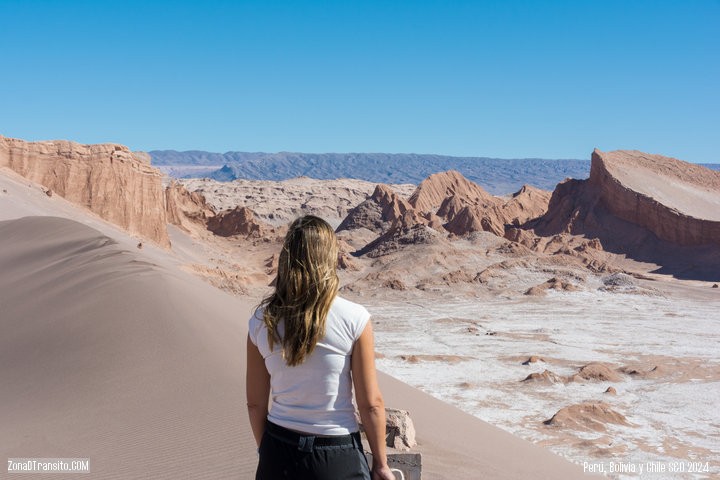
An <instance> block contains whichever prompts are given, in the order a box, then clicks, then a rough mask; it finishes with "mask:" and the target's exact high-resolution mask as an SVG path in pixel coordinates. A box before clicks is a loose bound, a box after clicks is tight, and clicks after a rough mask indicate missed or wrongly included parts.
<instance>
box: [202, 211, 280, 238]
mask: <svg viewBox="0 0 720 480" xmlns="http://www.w3.org/2000/svg"><path fill="white" fill-rule="evenodd" d="M207 228H208V230H210V231H211V232H213V233H214V234H216V235H220V236H222V237H230V236H232V235H243V236H245V237H256V238H259V237H262V236H264V235H266V234H267V228H266V226H264V225H262V224H261V223H260V222H259V221H258V220H257V219H256V218H255V215H254V214H253V212H252V210H250V209H249V208H247V207H241V206H237V207H235V208H233V209H230V210H225V211H223V212H220V213H218V214H217V215H216V216H215V217H213V218H211V219H209V220H208V222H207Z"/></svg>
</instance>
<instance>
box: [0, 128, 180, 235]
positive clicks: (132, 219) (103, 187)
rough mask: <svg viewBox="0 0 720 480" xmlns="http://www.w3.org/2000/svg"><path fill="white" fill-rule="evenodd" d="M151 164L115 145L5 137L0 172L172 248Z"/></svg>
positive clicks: (162, 195)
mask: <svg viewBox="0 0 720 480" xmlns="http://www.w3.org/2000/svg"><path fill="white" fill-rule="evenodd" d="M146 160H147V157H146V156H145V155H143V154H142V153H141V152H135V153H133V152H131V151H130V149H128V148H127V147H125V146H123V145H118V144H114V143H103V144H98V145H81V144H79V143H75V142H69V141H65V140H53V141H44V142H26V141H24V140H18V139H14V138H6V137H3V136H0V167H9V168H10V169H12V170H14V171H15V172H17V173H18V174H20V175H22V176H23V177H25V178H28V179H30V180H32V181H33V182H36V183H39V184H41V185H43V186H44V187H46V188H47V189H49V190H50V191H53V192H54V193H56V194H58V195H60V196H61V197H63V198H65V199H66V200H68V201H70V202H72V203H74V204H76V205H79V206H82V207H85V208H88V209H89V210H90V211H92V212H93V213H95V214H97V215H98V216H100V217H101V218H103V219H104V220H107V221H108V222H110V223H114V224H115V225H117V226H119V227H121V228H123V229H124V230H126V231H128V232H129V233H131V234H133V235H140V236H143V237H147V238H148V239H150V240H152V241H153V242H155V243H157V244H158V245H160V246H162V247H165V248H169V247H170V238H169V237H168V233H167V228H166V225H167V217H166V213H165V193H164V190H163V186H162V174H161V173H160V171H159V170H157V169H156V168H154V167H151V166H150V165H148V164H147V163H146Z"/></svg>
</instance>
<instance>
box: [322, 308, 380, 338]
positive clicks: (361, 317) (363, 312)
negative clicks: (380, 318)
mask: <svg viewBox="0 0 720 480" xmlns="http://www.w3.org/2000/svg"><path fill="white" fill-rule="evenodd" d="M330 311H331V312H333V313H334V314H335V315H336V316H338V317H340V318H342V319H343V321H342V323H343V324H344V325H346V327H345V328H346V329H347V331H348V332H349V334H350V336H352V339H353V340H357V338H358V337H359V336H360V334H361V333H362V331H363V330H364V328H365V325H367V322H368V320H369V319H370V312H368V310H367V308H365V307H364V306H362V305H360V304H359V303H355V302H351V301H350V300H347V299H345V298H342V297H335V300H334V301H333V304H332V306H331V307H330Z"/></svg>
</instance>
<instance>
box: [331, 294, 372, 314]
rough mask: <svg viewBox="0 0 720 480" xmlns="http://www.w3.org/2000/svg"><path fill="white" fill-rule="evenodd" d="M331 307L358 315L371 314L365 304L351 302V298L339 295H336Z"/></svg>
mask: <svg viewBox="0 0 720 480" xmlns="http://www.w3.org/2000/svg"><path fill="white" fill-rule="evenodd" d="M330 308H331V309H333V310H336V311H339V312H345V313H350V314H356V315H366V314H367V315H369V314H370V313H369V312H368V310H367V308H365V307H364V306H362V305H360V304H359V303H355V302H351V301H350V300H348V299H346V298H343V297H341V296H339V295H338V296H336V297H335V300H334V301H333V304H332V306H331V307H330Z"/></svg>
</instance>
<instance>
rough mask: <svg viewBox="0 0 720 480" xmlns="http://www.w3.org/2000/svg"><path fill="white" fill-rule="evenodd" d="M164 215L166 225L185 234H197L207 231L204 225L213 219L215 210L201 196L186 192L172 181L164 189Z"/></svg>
mask: <svg viewBox="0 0 720 480" xmlns="http://www.w3.org/2000/svg"><path fill="white" fill-rule="evenodd" d="M165 214H166V216H167V222H168V223H170V224H172V225H175V226H177V227H178V228H180V229H181V230H183V231H185V232H187V233H198V232H202V231H203V230H205V231H207V230H206V224H207V222H208V220H209V219H211V218H213V217H215V210H214V209H213V208H212V207H211V206H210V205H208V203H207V202H206V201H205V197H204V196H203V195H202V194H200V193H197V192H192V193H191V192H188V191H187V190H186V189H185V187H183V186H182V185H181V184H180V183H178V182H175V181H173V182H172V183H171V184H170V185H168V186H167V187H166V188H165Z"/></svg>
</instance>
